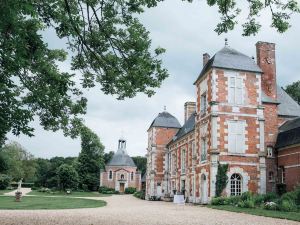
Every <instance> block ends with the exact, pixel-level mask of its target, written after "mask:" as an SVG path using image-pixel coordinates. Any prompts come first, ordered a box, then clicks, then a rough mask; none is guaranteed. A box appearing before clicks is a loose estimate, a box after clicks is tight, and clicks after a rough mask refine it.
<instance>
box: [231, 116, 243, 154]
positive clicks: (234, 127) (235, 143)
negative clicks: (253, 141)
mask: <svg viewBox="0 0 300 225" xmlns="http://www.w3.org/2000/svg"><path fill="white" fill-rule="evenodd" d="M228 152H230V153H239V154H242V153H245V121H241V120H230V121H228Z"/></svg>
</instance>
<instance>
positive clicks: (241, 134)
mask: <svg viewBox="0 0 300 225" xmlns="http://www.w3.org/2000/svg"><path fill="white" fill-rule="evenodd" d="M236 144H237V152H238V153H245V123H244V122H243V121H238V122H237V142H236Z"/></svg>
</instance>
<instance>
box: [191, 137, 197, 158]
mask: <svg viewBox="0 0 300 225" xmlns="http://www.w3.org/2000/svg"><path fill="white" fill-rule="evenodd" d="M195 156H196V148H195V141H193V142H192V157H193V158H194V157H195Z"/></svg>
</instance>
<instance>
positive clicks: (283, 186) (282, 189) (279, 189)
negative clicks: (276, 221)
mask: <svg viewBox="0 0 300 225" xmlns="http://www.w3.org/2000/svg"><path fill="white" fill-rule="evenodd" d="M276 186H277V193H278V194H279V195H280V196H281V195H283V194H284V193H286V184H277V185H276Z"/></svg>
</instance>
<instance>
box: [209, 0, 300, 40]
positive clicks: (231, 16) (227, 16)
mask: <svg viewBox="0 0 300 225" xmlns="http://www.w3.org/2000/svg"><path fill="white" fill-rule="evenodd" d="M237 3H240V2H239V1H237V0H229V1H223V0H207V4H208V5H209V6H217V7H218V10H219V14H220V15H221V18H220V20H221V21H220V23H219V24H218V25H217V27H216V29H215V31H216V32H217V33H218V34H222V33H227V32H228V31H230V30H233V29H234V28H235V26H236V24H238V21H241V18H239V15H240V13H241V11H242V10H241V8H240V5H238V4H237ZM245 4H248V5H247V6H248V7H247V8H248V10H249V11H248V12H247V13H246V14H247V17H246V22H245V23H244V24H242V27H243V35H244V36H250V35H255V34H257V33H258V31H259V30H260V28H261V24H260V23H259V21H258V18H259V16H260V15H261V14H262V13H263V12H265V11H266V10H269V11H270V12H271V19H272V23H271V27H273V28H275V29H276V30H277V31H278V32H280V33H283V32H285V31H286V30H287V29H288V28H289V27H290V23H289V20H290V18H291V14H293V13H299V12H300V10H299V5H298V2H297V0H287V1H273V0H268V1H264V2H262V1H261V0H251V1H244V4H243V5H245ZM243 14H245V13H243Z"/></svg>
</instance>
